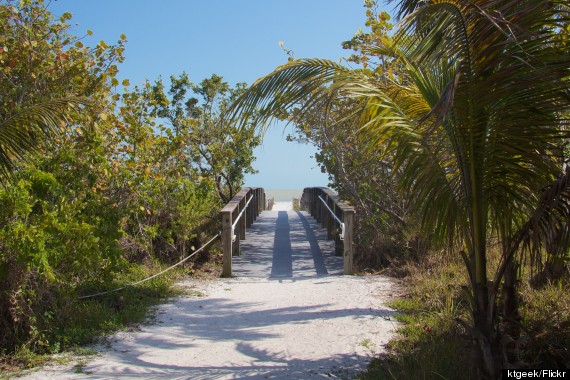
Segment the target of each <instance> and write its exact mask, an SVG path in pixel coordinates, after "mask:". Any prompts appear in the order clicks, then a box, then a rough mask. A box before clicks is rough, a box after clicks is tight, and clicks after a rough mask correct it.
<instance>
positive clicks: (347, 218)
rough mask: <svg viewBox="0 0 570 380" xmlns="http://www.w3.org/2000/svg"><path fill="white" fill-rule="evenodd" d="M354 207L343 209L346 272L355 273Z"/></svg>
mask: <svg viewBox="0 0 570 380" xmlns="http://www.w3.org/2000/svg"><path fill="white" fill-rule="evenodd" d="M354 214H355V212H354V209H349V210H345V211H343V223H344V240H343V243H344V253H343V257H344V274H353V268H352V265H353V264H352V263H353V256H354V247H353V244H352V230H353V227H354Z"/></svg>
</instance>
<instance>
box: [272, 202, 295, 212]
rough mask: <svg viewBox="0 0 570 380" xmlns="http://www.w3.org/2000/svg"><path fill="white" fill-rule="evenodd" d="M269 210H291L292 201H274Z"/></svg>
mask: <svg viewBox="0 0 570 380" xmlns="http://www.w3.org/2000/svg"><path fill="white" fill-rule="evenodd" d="M271 211H293V202H290V201H289V202H282V201H279V202H275V203H274V204H273V208H272V209H271Z"/></svg>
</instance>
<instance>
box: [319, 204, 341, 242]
mask: <svg viewBox="0 0 570 380" xmlns="http://www.w3.org/2000/svg"><path fill="white" fill-rule="evenodd" d="M319 199H320V200H321V201H322V202H323V203H324V204H325V206H326V208H327V209H328V210H329V211H330V213H331V215H332V216H333V218H335V219H336V220H337V222H338V224H340V240H344V223H343V222H342V220H340V219H339V218H338V216H336V214H335V213H334V212H333V210H331V208H330V207H329V205H328V204H327V202H326V201H325V200H324V199H323V197H322V196H320V195H319Z"/></svg>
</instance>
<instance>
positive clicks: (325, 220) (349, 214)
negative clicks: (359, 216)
mask: <svg viewBox="0 0 570 380" xmlns="http://www.w3.org/2000/svg"><path fill="white" fill-rule="evenodd" d="M300 207H301V210H303V211H307V212H308V213H310V214H311V216H312V217H313V218H315V219H316V220H317V222H319V223H321V225H322V226H323V228H325V229H326V230H327V237H328V239H331V240H332V239H334V240H335V247H336V254H337V256H341V255H342V256H343V259H344V274H353V265H352V262H353V256H354V247H353V242H352V230H353V226H354V217H355V212H354V207H352V206H349V205H347V204H344V203H343V202H341V201H340V198H339V196H338V195H336V194H335V193H334V192H333V191H332V190H331V189H329V188H326V187H307V188H305V189H304V190H303V196H302V197H301V202H300Z"/></svg>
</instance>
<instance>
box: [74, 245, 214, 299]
mask: <svg viewBox="0 0 570 380" xmlns="http://www.w3.org/2000/svg"><path fill="white" fill-rule="evenodd" d="M218 237H220V234H217V235H216V236H214V237H213V238H211V239H210V241H209V242H207V243H206V244H204V245H203V246H201V247H200V248H199V249H198V250H197V251H194V252H192V254H191V255H190V256H188V257H186V258H184V259H182V260H180V261H179V262H177V263H176V264H174V265H172V266H170V267H168V268H166V269H165V270H163V271H161V272H158V273H157V274H154V275H152V276H150V277H147V278H145V279H143V280H140V281H137V282H133V283H131V284H127V285H123V286H121V287H119V288H116V289H113V290H108V291H106V292H101V293H95V294H90V295H88V296H81V297H79V299H80V300H81V299H85V298H92V297H97V296H102V295H105V294H109V293H115V292H118V291H119V290H123V289H125V288H127V287H129V286H136V285H140V284H142V283H143V282H147V281H150V280H152V279H153V278H155V277H158V276H160V275H161V274H163V273H166V272H168V271H169V270H172V269H174V268H175V267H177V266H179V265H180V264H182V263H184V262H186V261H187V260H188V259H190V258H191V257H193V256H194V255H196V254H197V253H198V252H200V251H201V250H203V249H204V248H206V247H207V246H208V245H210V243H211V242H213V241H214V240H216V239H217V238H218Z"/></svg>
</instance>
